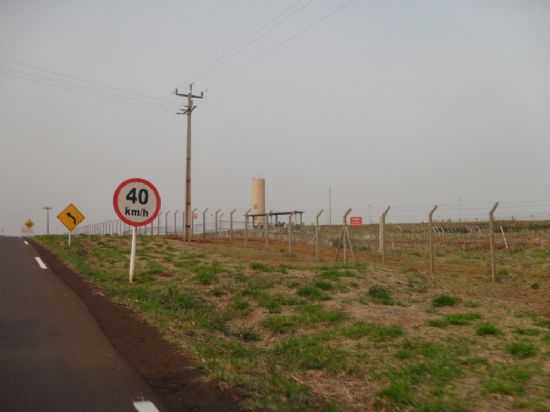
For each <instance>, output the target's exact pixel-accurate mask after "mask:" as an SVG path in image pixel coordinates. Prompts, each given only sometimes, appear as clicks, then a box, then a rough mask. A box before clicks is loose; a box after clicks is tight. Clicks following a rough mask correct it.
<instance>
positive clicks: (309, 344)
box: [272, 334, 353, 372]
mask: <svg viewBox="0 0 550 412" xmlns="http://www.w3.org/2000/svg"><path fill="white" fill-rule="evenodd" d="M328 338H329V336H328V335H326V334H318V335H309V336H295V337H294V336H293V337H290V338H288V339H287V340H285V341H283V342H281V343H279V344H277V345H276V346H275V347H274V349H273V351H272V353H273V356H275V357H276V358H277V359H278V361H279V362H281V363H284V364H285V365H286V366H287V367H289V368H291V369H297V370H311V369H324V370H328V371H331V372H340V371H345V370H350V368H351V367H352V366H353V363H352V359H353V356H352V355H351V354H350V353H349V352H347V351H344V350H342V349H339V348H335V347H330V346H329V344H328Z"/></svg>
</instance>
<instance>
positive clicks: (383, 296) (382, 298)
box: [368, 286, 395, 305]
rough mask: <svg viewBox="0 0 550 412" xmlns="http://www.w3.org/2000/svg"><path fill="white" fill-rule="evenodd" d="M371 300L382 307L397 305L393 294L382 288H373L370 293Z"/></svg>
mask: <svg viewBox="0 0 550 412" xmlns="http://www.w3.org/2000/svg"><path fill="white" fill-rule="evenodd" d="M368 296H369V298H370V299H371V300H372V301H373V302H375V303H380V304H382V305H395V301H394V299H393V296H392V294H391V292H390V291H389V290H387V289H385V288H383V287H382V286H371V287H370V288H369V292H368Z"/></svg>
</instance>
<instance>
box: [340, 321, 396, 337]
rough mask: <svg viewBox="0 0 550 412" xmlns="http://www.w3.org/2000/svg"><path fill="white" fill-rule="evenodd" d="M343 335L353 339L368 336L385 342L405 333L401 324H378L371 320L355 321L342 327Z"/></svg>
mask: <svg viewBox="0 0 550 412" xmlns="http://www.w3.org/2000/svg"><path fill="white" fill-rule="evenodd" d="M341 334H342V336H345V337H347V338H351V339H360V338H363V337H367V338H368V339H369V340H371V341H375V342H385V341H389V340H393V339H395V338H398V337H401V336H403V335H404V332H403V329H402V328H401V326H399V325H377V324H374V323H369V322H355V323H353V324H352V325H349V326H347V327H345V328H343V329H342V332H341Z"/></svg>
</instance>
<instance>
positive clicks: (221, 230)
mask: <svg viewBox="0 0 550 412" xmlns="http://www.w3.org/2000/svg"><path fill="white" fill-rule="evenodd" d="M223 215H224V213H223V212H221V213H220V224H219V226H218V229H219V231H220V232H221V233H223Z"/></svg>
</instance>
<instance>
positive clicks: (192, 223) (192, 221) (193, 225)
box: [183, 208, 199, 237]
mask: <svg viewBox="0 0 550 412" xmlns="http://www.w3.org/2000/svg"><path fill="white" fill-rule="evenodd" d="M198 210H199V209H197V208H195V209H193V210H192V211H191V219H190V220H191V237H192V236H193V232H194V231H195V215H196V214H197V212H198ZM183 213H184V215H183V216H184V218H185V212H183ZM188 219H189V218H188ZM183 221H184V222H185V219H184V220H183Z"/></svg>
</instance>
